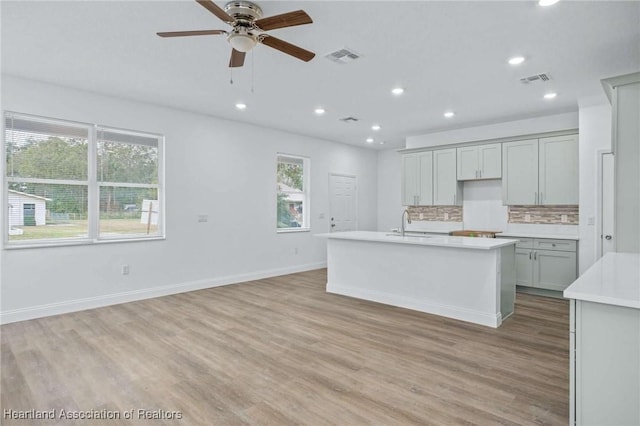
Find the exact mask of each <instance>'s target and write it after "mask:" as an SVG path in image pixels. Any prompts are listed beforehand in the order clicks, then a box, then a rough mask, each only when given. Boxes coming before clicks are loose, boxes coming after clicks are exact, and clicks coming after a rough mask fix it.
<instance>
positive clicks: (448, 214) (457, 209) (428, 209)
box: [407, 206, 462, 222]
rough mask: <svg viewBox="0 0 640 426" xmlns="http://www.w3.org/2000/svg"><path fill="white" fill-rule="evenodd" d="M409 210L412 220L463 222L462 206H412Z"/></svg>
mask: <svg viewBox="0 0 640 426" xmlns="http://www.w3.org/2000/svg"><path fill="white" fill-rule="evenodd" d="M407 210H409V215H410V216H411V220H412V221H413V220H426V221H430V222H436V221H437V222H462V206H411V207H407Z"/></svg>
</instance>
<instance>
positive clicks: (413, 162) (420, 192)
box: [402, 151, 433, 206]
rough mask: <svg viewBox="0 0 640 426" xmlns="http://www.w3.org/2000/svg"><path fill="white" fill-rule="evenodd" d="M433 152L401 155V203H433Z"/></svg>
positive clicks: (423, 204)
mask: <svg viewBox="0 0 640 426" xmlns="http://www.w3.org/2000/svg"><path fill="white" fill-rule="evenodd" d="M432 158H433V154H432V153H431V151H427V152H418V153H414V154H404V155H403V156H402V205H404V206H430V205H432V204H433V195H432V194H433V160H432Z"/></svg>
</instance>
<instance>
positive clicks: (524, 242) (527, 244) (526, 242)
mask: <svg viewBox="0 0 640 426" xmlns="http://www.w3.org/2000/svg"><path fill="white" fill-rule="evenodd" d="M509 238H518V237H509ZM516 248H523V249H532V248H533V238H518V242H517V243H516Z"/></svg>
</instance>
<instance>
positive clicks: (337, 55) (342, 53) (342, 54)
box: [324, 47, 362, 64]
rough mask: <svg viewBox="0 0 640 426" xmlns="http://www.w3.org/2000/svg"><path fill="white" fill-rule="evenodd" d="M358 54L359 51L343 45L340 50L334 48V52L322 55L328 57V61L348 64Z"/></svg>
mask: <svg viewBox="0 0 640 426" xmlns="http://www.w3.org/2000/svg"><path fill="white" fill-rule="evenodd" d="M360 56H362V55H360V54H359V53H356V52H354V51H353V50H351V49H349V48H346V47H343V48H342V49H340V50H336V51H335V52H331V53H329V54H327V55H325V56H324V57H325V58H327V59H329V60H330V61H333V62H337V63H339V64H348V63H349V62H353V61H355V60H356V59H358V58H359V57H360Z"/></svg>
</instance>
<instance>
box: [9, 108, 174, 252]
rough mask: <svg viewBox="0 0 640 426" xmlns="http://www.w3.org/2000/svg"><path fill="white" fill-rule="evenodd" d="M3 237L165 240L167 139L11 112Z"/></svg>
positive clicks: (25, 241) (15, 240) (28, 241)
mask: <svg viewBox="0 0 640 426" xmlns="http://www.w3.org/2000/svg"><path fill="white" fill-rule="evenodd" d="M5 153H6V162H5V168H6V171H5V188H6V191H4V192H5V193H6V194H7V195H6V197H5V202H6V206H7V209H8V215H7V219H6V221H5V225H6V232H5V236H6V237H5V241H6V242H7V243H8V244H9V245H12V246H13V245H15V246H19V245H33V244H61V243H74V242H95V241H100V240H114V239H115V240H118V239H131V238H157V237H162V236H163V234H164V232H163V229H164V228H163V226H162V221H163V217H162V214H161V212H162V203H161V202H162V187H161V183H162V170H161V164H162V161H161V158H162V137H161V136H158V135H152V134H147V133H141V132H131V131H123V130H118V129H111V128H107V127H101V126H95V125H89V124H81V123H72V122H67V121H61V120H54V119H45V118H40V117H33V116H28V115H24V114H16V113H6V114H5Z"/></svg>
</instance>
